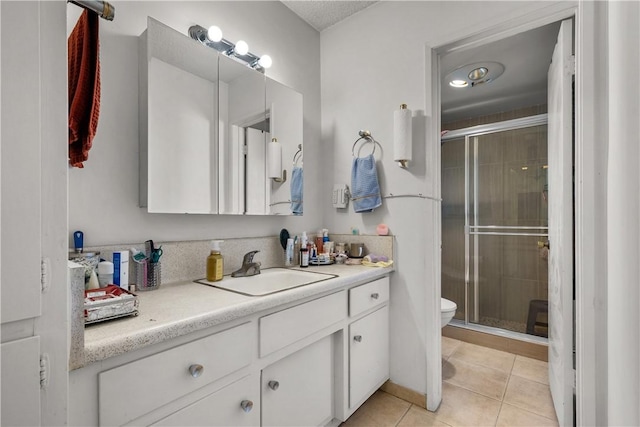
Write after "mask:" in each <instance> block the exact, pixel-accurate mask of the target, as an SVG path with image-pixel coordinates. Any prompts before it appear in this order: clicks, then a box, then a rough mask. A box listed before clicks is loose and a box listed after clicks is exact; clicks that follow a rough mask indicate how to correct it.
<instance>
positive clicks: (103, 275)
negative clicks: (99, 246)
mask: <svg viewBox="0 0 640 427" xmlns="http://www.w3.org/2000/svg"><path fill="white" fill-rule="evenodd" d="M113 270H114V268H113V263H112V262H110V261H100V262H99V263H98V283H100V287H101V288H104V287H105V286H107V285H111V284H113Z"/></svg>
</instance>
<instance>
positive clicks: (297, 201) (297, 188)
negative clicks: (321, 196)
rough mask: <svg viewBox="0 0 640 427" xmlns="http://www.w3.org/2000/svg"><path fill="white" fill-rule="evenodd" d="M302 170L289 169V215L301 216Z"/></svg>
mask: <svg viewBox="0 0 640 427" xmlns="http://www.w3.org/2000/svg"><path fill="white" fill-rule="evenodd" d="M303 184H304V174H303V173H302V168H301V167H299V166H294V167H293V169H291V213H293V214H294V215H302V188H303V187H304V185H303Z"/></svg>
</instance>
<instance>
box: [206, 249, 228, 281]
mask: <svg viewBox="0 0 640 427" xmlns="http://www.w3.org/2000/svg"><path fill="white" fill-rule="evenodd" d="M222 242H224V240H213V241H212V242H211V254H210V255H209V256H208V257H207V280H208V281H210V282H218V281H220V280H222V276H223V273H224V260H223V258H222V255H221V254H220V243H222Z"/></svg>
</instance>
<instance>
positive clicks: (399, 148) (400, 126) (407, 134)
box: [393, 108, 412, 162]
mask: <svg viewBox="0 0 640 427" xmlns="http://www.w3.org/2000/svg"><path fill="white" fill-rule="evenodd" d="M411 140H412V135H411V110H409V109H407V108H403V109H400V110H396V111H394V112H393V160H394V161H396V162H398V161H401V160H411V151H412V150H411Z"/></svg>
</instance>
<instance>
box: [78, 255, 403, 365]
mask: <svg viewBox="0 0 640 427" xmlns="http://www.w3.org/2000/svg"><path fill="white" fill-rule="evenodd" d="M308 271H315V272H318V273H329V274H335V275H337V276H338V277H336V278H333V279H330V280H325V281H322V282H318V283H313V284H310V285H306V286H301V287H298V288H294V289H290V290H286V291H282V292H277V293H274V294H271V295H266V296H261V297H250V296H244V295H240V294H236V293H233V292H228V291H224V290H221V289H217V288H214V287H211V286H206V285H202V284H198V283H194V282H177V283H172V284H167V285H162V286H161V287H160V288H159V289H157V290H154V291H149V292H140V293H139V294H138V296H139V301H140V306H139V312H140V314H139V315H138V316H136V317H127V318H122V319H117V320H111V321H108V322H104V323H99V324H94V325H90V326H87V327H86V328H85V334H84V358H83V359H84V365H88V364H90V363H93V362H97V361H100V360H104V359H107V358H109V357H113V356H117V355H120V354H123V353H127V352H130V351H134V350H138V349H141V348H144V347H146V346H149V345H152V344H157V343H160V342H163V341H166V340H169V339H172V338H176V337H180V336H183V335H186V334H189V333H192V332H195V331H199V330H202V329H206V328H209V327H212V326H215V325H219V324H222V323H225V322H229V321H231V320H234V319H238V318H241V317H245V316H249V315H252V314H255V313H258V312H260V311H262V310H267V309H271V308H274V307H278V306H280V305H283V304H287V303H291V302H295V301H299V300H302V299H304V298H308V297H313V296H315V295H320V294H323V293H326V292H329V291H334V290H340V289H343V288H346V287H349V286H352V285H354V284H358V283H364V282H367V281H371V280H375V279H377V278H380V277H383V276H385V275H388V274H389V273H391V272H392V271H393V268H377V267H364V266H357V265H330V266H321V267H309V268H308ZM224 280H233V279H231V278H229V277H227V276H225V278H224ZM80 367H81V366H75V368H80Z"/></svg>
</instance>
